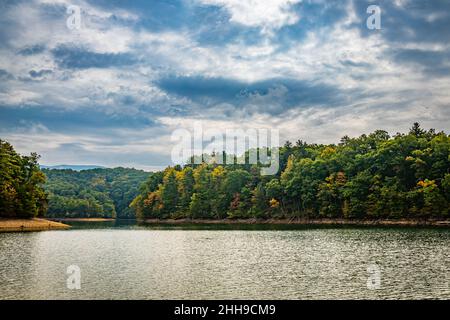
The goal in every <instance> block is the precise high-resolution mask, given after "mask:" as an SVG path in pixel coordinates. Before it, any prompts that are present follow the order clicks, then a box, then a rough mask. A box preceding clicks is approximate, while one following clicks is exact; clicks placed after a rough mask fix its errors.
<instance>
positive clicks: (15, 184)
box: [0, 139, 47, 218]
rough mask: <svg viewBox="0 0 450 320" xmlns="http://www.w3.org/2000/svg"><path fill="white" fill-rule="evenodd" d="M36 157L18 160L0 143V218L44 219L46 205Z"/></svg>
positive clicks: (10, 149) (10, 148)
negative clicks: (38, 217)
mask: <svg viewBox="0 0 450 320" xmlns="http://www.w3.org/2000/svg"><path fill="white" fill-rule="evenodd" d="M38 159H39V156H38V155H37V154H35V153H32V154H31V155H29V156H21V155H20V154H18V153H17V152H16V151H15V150H14V148H13V146H12V145H11V144H9V143H8V142H6V141H3V140H1V139H0V216H2V217H16V218H31V217H37V216H42V215H44V213H45V211H46V206H47V201H46V195H45V192H44V190H43V189H42V185H43V183H44V182H45V175H44V174H43V173H42V172H41V171H40V170H39V165H38Z"/></svg>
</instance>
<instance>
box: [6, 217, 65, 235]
mask: <svg viewBox="0 0 450 320" xmlns="http://www.w3.org/2000/svg"><path fill="white" fill-rule="evenodd" d="M67 229H70V226H69V225H67V224H64V223H60V222H55V221H51V220H47V219H41V218H31V219H14V218H0V233H1V232H34V231H48V230H67Z"/></svg>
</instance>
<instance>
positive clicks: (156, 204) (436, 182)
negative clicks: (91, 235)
mask: <svg viewBox="0 0 450 320" xmlns="http://www.w3.org/2000/svg"><path fill="white" fill-rule="evenodd" d="M279 155H280V159H279V161H280V170H279V172H278V173H277V175H274V176H263V175H261V174H260V165H250V164H245V165H242V164H236V163H234V162H233V163H225V164H223V165H220V164H217V163H215V162H214V161H211V159H214V157H211V155H204V156H205V159H208V162H206V161H205V162H204V163H202V164H194V163H196V162H194V161H191V163H188V164H186V165H184V166H175V167H167V168H166V169H165V170H164V171H160V172H154V173H148V172H144V171H141V170H136V169H126V168H115V169H91V170H83V171H74V170H70V169H68V170H58V169H43V170H41V169H40V167H39V164H38V160H39V156H38V155H37V154H35V153H32V154H31V155H29V156H21V155H20V154H18V153H17V152H16V151H15V150H14V148H13V146H12V145H11V144H9V143H8V142H6V141H3V140H0V156H1V157H0V216H5V217H38V216H44V215H46V216H48V217H66V218H85V217H86V218H92V217H102V218H135V217H136V218H138V219H148V218H157V219H167V218H172V219H179V218H189V219H225V218H228V219H237V218H240V219H247V218H260V219H268V218H274V219H278V218H297V217H298V218H343V219H388V218H389V219H397V218H406V219H430V218H436V219H438V218H439V219H441V218H444V219H446V218H449V213H450V136H449V135H447V134H446V133H444V132H436V131H435V130H434V129H430V130H424V129H422V128H421V127H420V125H419V124H418V123H415V124H414V125H413V127H412V128H411V129H410V131H409V132H408V133H397V134H395V135H394V136H390V135H389V134H388V133H387V132H386V131H382V130H377V131H375V132H373V133H371V134H368V135H365V134H364V135H361V136H360V137H356V138H350V137H348V136H345V137H343V138H342V139H341V140H340V142H339V143H338V144H330V145H322V144H308V143H306V142H303V141H301V140H299V141H297V142H296V143H295V144H292V143H291V142H286V143H285V144H284V146H283V147H281V148H280V151H279ZM246 156H248V153H247V155H246ZM197 157H198V156H197ZM225 158H227V157H225ZM231 158H233V157H231ZM191 160H193V159H191Z"/></svg>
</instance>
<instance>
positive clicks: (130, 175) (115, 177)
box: [43, 168, 149, 218]
mask: <svg viewBox="0 0 450 320" xmlns="http://www.w3.org/2000/svg"><path fill="white" fill-rule="evenodd" d="M43 171H44V173H45V174H46V175H47V183H46V184H45V190H46V191H47V192H48V198H49V204H48V213H47V216H48V217H65V218H93V217H100V218H116V217H117V218H134V212H133V210H131V209H130V208H129V204H130V202H131V201H132V200H133V198H134V197H136V195H137V194H138V193H139V186H140V185H141V184H142V183H143V182H144V181H145V180H146V179H147V178H148V175H149V173H147V172H144V171H141V170H136V169H125V168H115V169H91V170H83V171H74V170H70V169H65V170H59V169H44V170H43Z"/></svg>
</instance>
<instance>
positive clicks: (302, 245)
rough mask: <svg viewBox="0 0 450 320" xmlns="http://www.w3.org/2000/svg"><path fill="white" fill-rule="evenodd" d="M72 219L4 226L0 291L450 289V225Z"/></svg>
mask: <svg viewBox="0 0 450 320" xmlns="http://www.w3.org/2000/svg"><path fill="white" fill-rule="evenodd" d="M73 226H74V228H73V229H72V230H70V231H48V232H38V233H3V234H1V233H0V299H347V298H348V299H449V298H450V272H449V270H450V257H449V253H450V230H448V229H432V228H427V229H423V228H405V229H397V228H300V229H299V228H298V227H292V226H275V227H269V226H245V227H243V226H183V227H180V226H158V227H145V226H137V225H136V224H135V223H134V222H129V223H125V224H124V223H120V224H116V223H104V222H102V223H84V222H83V223H73ZM71 265H76V266H78V267H79V268H80V270H81V288H80V289H79V290H71V289H69V288H68V287H67V283H66V282H67V278H68V277H69V275H68V274H67V273H66V271H67V267H68V266H71ZM368 268H369V269H368ZM374 270H376V271H375V272H374ZM373 277H377V278H376V279H377V280H376V281H375V282H374V281H373ZM368 279H369V286H368ZM378 280H379V281H378ZM373 283H376V284H377V285H376V286H373V285H370V284H373Z"/></svg>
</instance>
